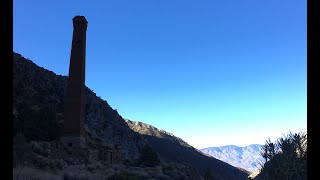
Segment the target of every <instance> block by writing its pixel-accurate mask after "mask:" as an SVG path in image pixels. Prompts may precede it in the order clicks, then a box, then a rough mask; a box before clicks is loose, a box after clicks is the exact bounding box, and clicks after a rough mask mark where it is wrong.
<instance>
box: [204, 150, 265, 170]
mask: <svg viewBox="0 0 320 180" xmlns="http://www.w3.org/2000/svg"><path fill="white" fill-rule="evenodd" d="M261 146H262V145H261V144H250V145H247V146H237V145H224V146H215V147H207V148H201V149H199V150H200V151H202V152H203V153H205V154H208V155H210V156H212V157H215V158H217V159H220V160H222V161H224V162H227V163H229V164H231V165H233V166H236V167H240V168H243V169H246V170H247V171H249V172H255V171H257V170H259V168H260V167H261V165H262V164H263V162H264V159H263V158H262V156H261V155H260V150H261Z"/></svg>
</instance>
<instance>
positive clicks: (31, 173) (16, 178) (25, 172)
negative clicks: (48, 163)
mask: <svg viewBox="0 0 320 180" xmlns="http://www.w3.org/2000/svg"><path fill="white" fill-rule="evenodd" d="M60 179H61V180H62V177H61V176H60V175H55V174H51V173H49V172H45V171H42V170H39V169H34V168H31V167H17V168H14V169H13V180H60Z"/></svg>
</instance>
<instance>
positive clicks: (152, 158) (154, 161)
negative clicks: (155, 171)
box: [139, 144, 161, 167]
mask: <svg viewBox="0 0 320 180" xmlns="http://www.w3.org/2000/svg"><path fill="white" fill-rule="evenodd" d="M160 163H161V161H160V159H159V156H158V154H157V153H156V152H155V151H154V149H153V148H152V146H151V145H149V144H146V145H144V146H143V148H142V149H141V151H140V157H139V164H140V165H143V166H147V167H155V166H158V165H160Z"/></svg>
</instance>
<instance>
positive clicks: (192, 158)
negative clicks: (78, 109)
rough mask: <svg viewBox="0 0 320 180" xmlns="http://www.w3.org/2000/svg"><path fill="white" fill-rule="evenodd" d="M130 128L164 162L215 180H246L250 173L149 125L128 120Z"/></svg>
mask: <svg viewBox="0 0 320 180" xmlns="http://www.w3.org/2000/svg"><path fill="white" fill-rule="evenodd" d="M126 122H127V124H128V125H129V127H130V128H131V129H132V130H134V131H136V132H138V133H139V134H141V135H142V136H143V137H145V138H146V139H147V141H148V142H149V143H150V144H151V145H152V146H153V148H154V149H155V150H156V151H157V152H158V153H159V155H160V157H161V158H162V159H163V160H167V161H174V162H177V163H181V164H189V165H191V166H192V167H195V168H196V169H197V170H198V171H199V172H200V173H201V174H206V173H208V172H209V173H210V174H212V175H213V177H214V179H234V180H236V179H246V178H247V176H248V172H246V171H245V170H241V169H239V168H235V167H233V166H231V165H230V164H227V163H225V162H223V161H220V160H218V159H215V158H213V157H208V156H206V155H204V154H203V153H201V152H200V151H198V150H197V149H195V148H194V147H192V146H190V145H189V144H187V143H186V142H185V141H183V140H182V139H180V138H178V137H175V136H174V135H173V134H171V133H168V132H166V131H164V130H160V129H157V128H156V127H153V126H151V125H149V124H145V123H142V122H136V121H130V120H128V119H126Z"/></svg>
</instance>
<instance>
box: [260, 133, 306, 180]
mask: <svg viewBox="0 0 320 180" xmlns="http://www.w3.org/2000/svg"><path fill="white" fill-rule="evenodd" d="M261 156H262V157H263V158H264V159H265V160H266V163H265V164H264V166H263V167H262V169H261V172H260V174H259V175H258V176H257V177H256V178H255V179H274V180H278V179H279V180H280V179H290V180H291V179H292V180H304V179H307V134H306V133H305V132H300V133H292V132H290V133H288V134H287V135H284V136H283V137H280V138H278V139H277V141H276V142H275V143H272V142H271V140H270V138H269V139H268V140H267V141H266V144H265V145H263V146H262V151H261Z"/></svg>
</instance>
